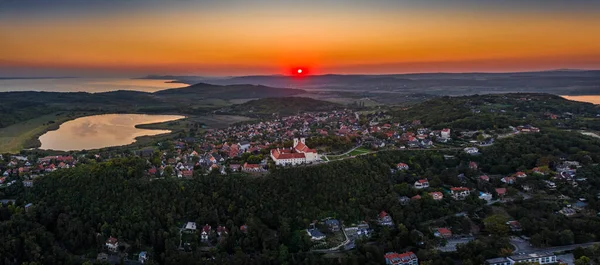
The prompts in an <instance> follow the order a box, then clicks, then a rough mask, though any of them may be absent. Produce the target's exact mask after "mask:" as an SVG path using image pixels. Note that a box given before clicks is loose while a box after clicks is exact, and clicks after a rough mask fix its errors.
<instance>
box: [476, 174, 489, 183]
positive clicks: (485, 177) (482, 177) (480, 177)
mask: <svg viewBox="0 0 600 265" xmlns="http://www.w3.org/2000/svg"><path fill="white" fill-rule="evenodd" d="M479 179H480V180H481V181H487V182H490V177H488V176H487V175H481V176H479Z"/></svg>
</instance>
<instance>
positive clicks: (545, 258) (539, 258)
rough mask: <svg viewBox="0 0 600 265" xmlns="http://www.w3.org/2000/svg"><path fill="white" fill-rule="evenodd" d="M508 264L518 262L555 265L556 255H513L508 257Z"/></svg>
mask: <svg viewBox="0 0 600 265" xmlns="http://www.w3.org/2000/svg"><path fill="white" fill-rule="evenodd" d="M508 260H509V261H510V264H511V265H512V264H515V263H519V262H530V263H538V264H551V263H557V262H558V261H557V260H556V255H554V253H550V252H549V253H531V254H523V255H514V256H510V257H508Z"/></svg>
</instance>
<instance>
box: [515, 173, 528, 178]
mask: <svg viewBox="0 0 600 265" xmlns="http://www.w3.org/2000/svg"><path fill="white" fill-rule="evenodd" d="M515 177H517V178H526V177H527V174H525V172H517V173H515Z"/></svg>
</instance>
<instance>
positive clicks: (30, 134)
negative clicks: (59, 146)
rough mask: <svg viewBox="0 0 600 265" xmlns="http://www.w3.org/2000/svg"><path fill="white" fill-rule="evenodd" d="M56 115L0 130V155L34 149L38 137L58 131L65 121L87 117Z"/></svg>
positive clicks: (75, 114) (78, 114) (72, 114)
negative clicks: (50, 131) (48, 132)
mask: <svg viewBox="0 0 600 265" xmlns="http://www.w3.org/2000/svg"><path fill="white" fill-rule="evenodd" d="M58 114H59V113H52V114H48V115H44V116H40V117H37V118H34V119H31V120H27V121H24V122H21V123H17V124H13V125H11V126H8V127H6V128H0V153H16V152H19V151H20V150H22V149H25V148H32V147H36V146H38V145H39V141H38V140H37V138H38V137H39V136H40V135H42V134H44V133H45V132H47V131H49V130H55V129H58V127H59V125H60V124H61V123H63V122H65V121H68V120H71V119H74V118H77V117H81V116H85V115H87V114H86V113H70V114H68V115H67V114H64V113H62V114H60V115H58ZM49 121H53V122H54V123H49Z"/></svg>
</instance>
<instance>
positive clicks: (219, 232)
mask: <svg viewBox="0 0 600 265" xmlns="http://www.w3.org/2000/svg"><path fill="white" fill-rule="evenodd" d="M227 234H229V230H227V227H224V226H217V235H218V236H226V235H227Z"/></svg>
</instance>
